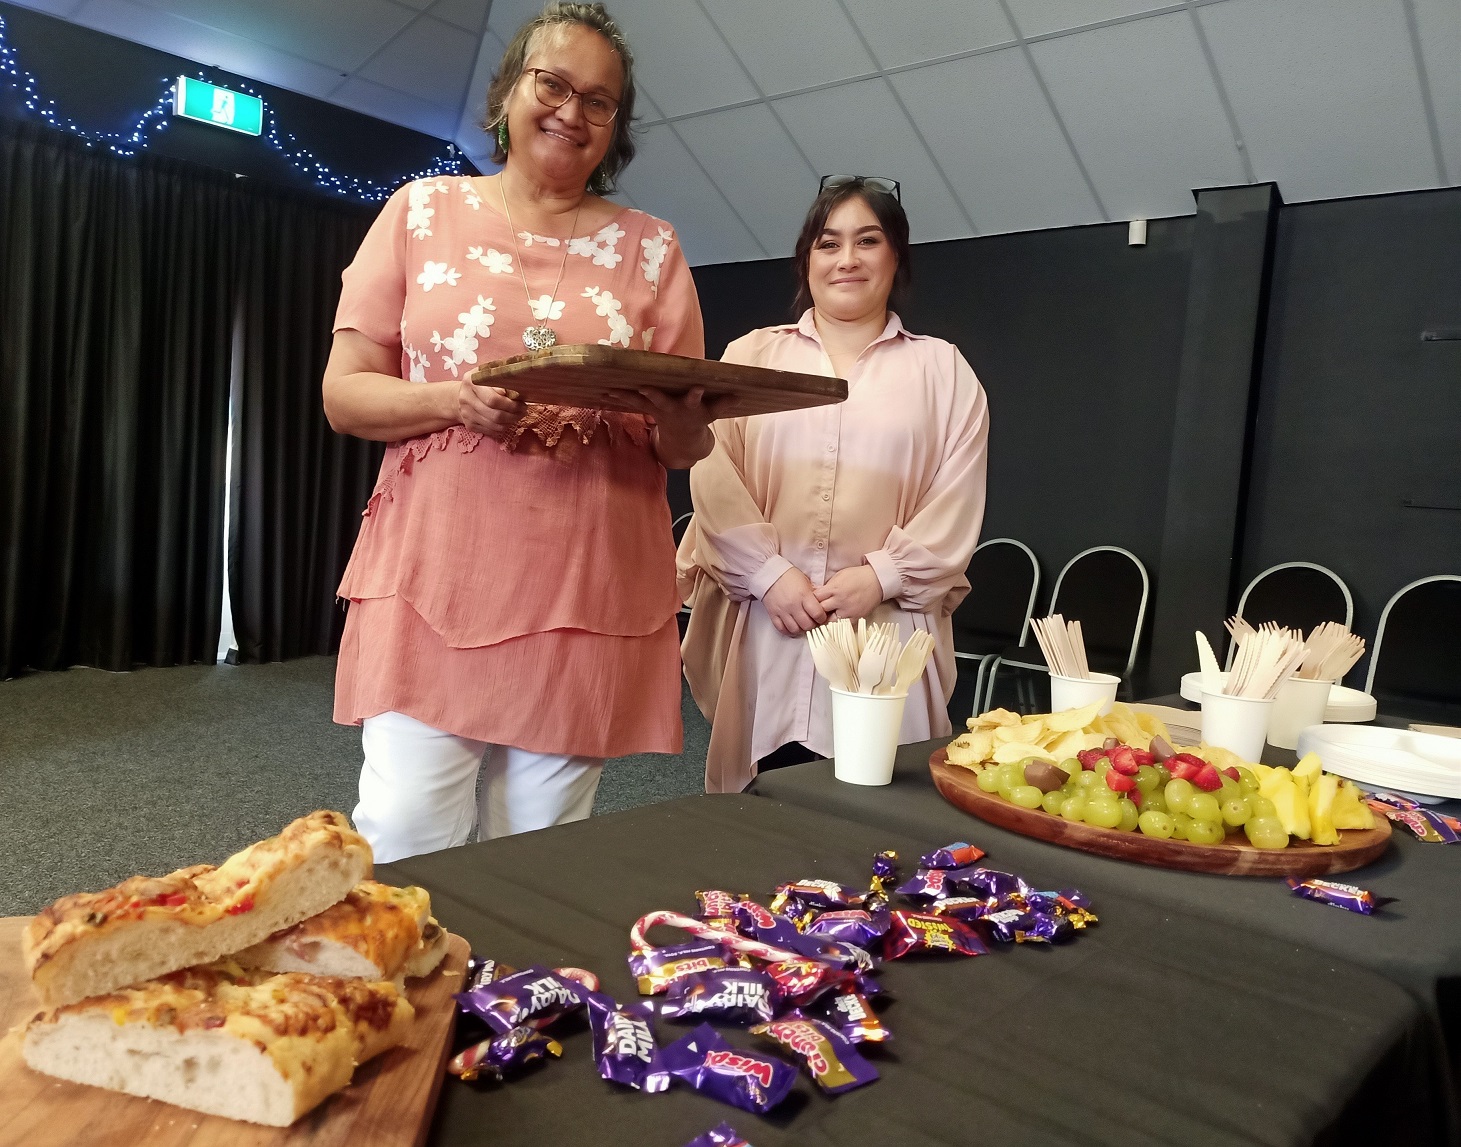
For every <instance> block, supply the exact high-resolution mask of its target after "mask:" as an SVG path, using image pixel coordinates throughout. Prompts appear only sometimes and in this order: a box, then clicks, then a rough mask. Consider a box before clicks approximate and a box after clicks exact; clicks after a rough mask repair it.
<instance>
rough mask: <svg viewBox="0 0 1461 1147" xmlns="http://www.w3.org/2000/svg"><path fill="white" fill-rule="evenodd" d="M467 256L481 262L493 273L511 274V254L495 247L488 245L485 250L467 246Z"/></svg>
mask: <svg viewBox="0 0 1461 1147" xmlns="http://www.w3.org/2000/svg"><path fill="white" fill-rule="evenodd" d="M467 258H468V259H470V260H475V261H476V262H478V263H481V264H482V266H484V267H486V268H487V270H488V271H490V272H491V273H492V274H494V275H510V274H512V256H511V255H509V254H507V253H506V252H505V251H499V250H497V249H496V248H495V247H488V248H487V250H486V251H485V252H484V251H483V250H482V248H481V247H468V248H467Z"/></svg>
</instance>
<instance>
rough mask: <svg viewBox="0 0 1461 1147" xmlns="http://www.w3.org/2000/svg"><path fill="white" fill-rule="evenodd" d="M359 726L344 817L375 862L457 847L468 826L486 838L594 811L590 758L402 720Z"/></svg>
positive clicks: (385, 717) (594, 762)
mask: <svg viewBox="0 0 1461 1147" xmlns="http://www.w3.org/2000/svg"><path fill="white" fill-rule="evenodd" d="M361 726H362V727H361V735H360V742H361V746H362V747H363V748H364V750H365V767H364V768H362V769H361V771H360V803H359V804H358V805H356V806H355V812H354V814H353V815H352V818H351V819H353V820H354V821H355V827H356V829H357V830H358V831H359V832H360V834H361V835H362V836H363V837H365V839H366V840H368V841H370V847H371V849H372V850H373V851H374V852H375V859H376V860H377V861H379V862H380V863H382V864H385V863H388V862H389V861H392V860H402V859H404V858H405V857H408V856H417V855H419V854H421V853H423V852H437V851H439V850H440V849H443V848H454V847H455V846H457V845H459V844H466V843H467V842H468V841H469V840H470V839H471V837H472V829H473V828H474V827H478V826H480V828H481V832H480V838H481V839H483V840H485V839H487V838H489V837H499V836H510V835H511V834H513V833H516V832H528V831H530V830H532V829H535V828H547V827H548V826H549V825H554V824H565V823H567V822H568V821H572V820H584V819H586V818H587V817H588V815H589V813H590V812H591V811H593V804H594V793H595V792H596V791H597V790H598V787H599V777H600V775H601V774H602V773H603V764H604V762H603V761H602V760H600V759H598V758H596V757H570V756H563V755H561V754H557V753H530V752H528V751H527V750H526V749H515V748H513V747H511V746H510V745H493V744H489V743H487V742H486V741H474V740H472V739H471V738H470V737H458V736H456V735H455V734H452V733H443V732H442V731H441V730H440V729H434V728H432V727H431V726H430V725H427V724H425V723H423V722H421V721H418V720H416V719H415V718H414V717H407V716H406V715H405V714H404V713H382V714H380V716H378V717H367V718H365V720H364V721H363V722H361ZM484 767H485V769H486V775H485V776H482V778H481V781H482V783H481V785H480V787H479V786H478V783H477V781H478V775H479V773H481V772H482V770H483V768H484ZM479 793H480V795H479Z"/></svg>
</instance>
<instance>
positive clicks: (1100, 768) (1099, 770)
mask: <svg viewBox="0 0 1461 1147" xmlns="http://www.w3.org/2000/svg"><path fill="white" fill-rule="evenodd" d="M1110 771H1111V760H1110V758H1109V757H1102V758H1101V759H1100V760H1099V761H1097V762H1096V767H1095V768H1094V769H1092V770H1091V772H1093V773H1095V774H1096V776H1098V777H1100V778H1101V779H1102V780H1105V779H1106V774H1107V773H1109V772H1110Z"/></svg>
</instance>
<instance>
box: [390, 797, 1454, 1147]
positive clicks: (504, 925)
mask: <svg viewBox="0 0 1461 1147" xmlns="http://www.w3.org/2000/svg"><path fill="white" fill-rule="evenodd" d="M786 779H787V780H788V781H795V780H799V779H800V778H799V777H797V776H795V775H793V774H791V773H788V775H787V778H786ZM828 784H831V782H830V780H829V781H828ZM893 792H894V793H896V792H897V790H893ZM887 796H888V794H887V793H885V794H884V799H885V800H886V798H887ZM915 819H916V818H909V820H910V821H911V820H915ZM949 836H950V833H949V832H948V830H947V828H946V827H944V826H943V825H939V824H933V825H917V824H912V825H911V827H909V828H908V829H898V828H895V827H893V826H892V825H888V826H886V827H883V826H880V825H873V824H868V823H856V822H853V821H847V820H842V819H839V818H836V817H833V816H828V815H825V814H823V813H819V812H816V811H813V810H809V809H805V808H799V807H796V806H795V805H792V804H790V803H782V802H778V801H773V800H766V799H762V798H758V797H752V796H702V797H690V798H686V799H684V800H679V801H673V802H670V803H667V804H661V805H653V806H649V807H646V808H640V809H635V810H631V811H628V812H623V813H616V814H612V815H609V816H603V817H595V818H593V819H591V820H588V821H584V822H581V823H578V824H573V825H567V826H563V827H560V828H556V829H549V830H547V831H544V832H536V833H528V834H525V835H522V836H517V837H511V838H507V839H504V840H499V841H492V842H489V843H485V844H480V845H474V846H470V847H467V848H460V849H452V850H449V851H446V852H441V853H436V854H433V855H430V856H424V857H416V858H413V859H411V860H408V861H402V862H399V863H396V864H390V865H382V866H381V867H380V870H379V875H380V878H381V879H384V880H388V881H393V882H408V881H409V882H414V883H418V884H421V885H423V886H425V887H426V888H427V889H429V890H430V892H431V894H432V901H433V910H434V912H435V913H436V915H437V916H438V918H439V919H440V920H441V921H442V922H443V923H444V924H446V925H447V927H449V928H450V929H451V930H453V931H455V932H458V933H460V934H461V935H463V936H465V937H467V939H469V940H470V941H471V942H472V945H473V947H474V949H475V950H476V951H478V952H480V953H483V954H487V955H491V956H494V957H496V958H498V959H501V960H503V961H506V962H508V963H511V964H514V965H517V966H520V967H521V966H524V965H527V964H529V963H534V962H536V963H544V964H549V965H562V964H571V965H576V966H579V967H586V968H590V969H592V970H594V971H595V972H597V973H598V974H599V975H600V976H601V977H602V978H603V984H604V989H605V990H606V991H608V992H611V993H613V994H614V995H615V996H617V997H619V998H621V999H630V998H634V996H635V992H634V987H633V982H632V980H631V978H630V976H629V973H628V970H627V968H626V966H625V963H624V959H625V955H626V953H627V948H628V931H629V927H630V925H631V924H632V923H633V922H634V921H635V920H636V919H637V918H638V917H639V916H640V915H642V914H643V913H645V912H648V911H651V910H654V909H659V908H670V909H676V910H679V911H689V910H691V909H693V907H694V899H693V894H694V892H695V890H697V889H703V888H724V889H728V890H731V891H737V892H748V893H751V894H753V895H756V896H757V897H758V898H762V899H763V900H764V898H765V897H767V896H768V895H769V893H770V891H771V889H772V887H773V886H774V885H775V884H777V883H779V882H781V881H783V880H789V879H797V878H802V877H822V878H829V879H834V880H839V881H843V882H847V883H856V884H863V883H865V881H866V879H867V876H868V867H869V862H870V860H871V857H872V855H873V853H874V852H876V851H878V850H880V849H884V848H895V849H897V850H899V852H900V853H901V854H902V855H903V856H904V857H916V855H917V854H918V853H919V852H920V851H921V850H923V849H926V848H928V847H931V846H933V845H936V844H939V843H943V842H944V841H945V839H946V838H948V837H949ZM996 859H999V860H1001V861H1002V862H1005V863H1008V864H1010V865H1011V867H1013V868H1015V869H1016V870H1017V871H1022V872H1023V874H1024V875H1026V876H1027V877H1030V878H1032V879H1033V880H1034V881H1035V882H1036V883H1040V884H1064V885H1069V884H1071V883H1073V882H1074V883H1080V880H1079V879H1078V873H1077V871H1076V868H1077V866H1076V865H1075V864H1073V863H1069V862H1071V861H1073V860H1074V859H1075V858H1074V856H1073V854H1066V853H1064V852H1061V851H1059V850H1055V849H1047V850H1045V851H1044V852H1043V853H1036V854H1032V855H1031V858H1030V859H1031V861H1032V862H1031V863H1030V864H1028V865H1022V864H1017V863H1014V861H1013V858H1012V857H1011V856H1010V855H1009V854H1007V853H1006V854H1003V855H998V856H997V857H996ZM1309 907H1310V908H1311V909H1312V911H1313V912H1314V913H1316V914H1318V915H1320V916H1322V915H1323V913H1324V912H1326V911H1332V910H1327V909H1322V908H1320V907H1318V906H1309ZM1095 908H1096V909H1097V911H1098V912H1099V914H1100V918H1101V923H1100V924H1099V925H1098V926H1095V927H1093V928H1091V929H1089V930H1088V931H1086V932H1085V933H1084V934H1082V935H1080V936H1078V937H1077V938H1076V939H1075V940H1074V941H1072V942H1071V943H1069V944H1066V945H1061V946H1058V947H1055V948H1053V949H1052V948H1044V947H1040V946H1036V945H1024V946H1020V947H1017V948H1013V949H1000V950H997V951H994V952H992V953H991V954H990V955H988V956H983V957H978V958H974V959H958V958H944V959H936V958H925V959H908V960H903V961H897V962H893V963H891V964H888V965H886V966H885V969H884V971H883V972H882V974H881V980H882V982H883V983H884V985H885V986H886V988H887V989H888V996H889V997H891V1002H890V1003H889V1004H888V1005H887V1006H886V1009H885V1010H884V1011H883V1019H884V1021H885V1022H886V1023H887V1024H888V1025H889V1027H890V1028H891V1029H892V1031H893V1032H894V1035H895V1042H894V1043H892V1044H891V1045H889V1046H888V1047H887V1048H886V1051H883V1050H881V1049H880V1050H879V1051H874V1052H871V1053H869V1054H870V1058H873V1059H874V1060H875V1062H876V1064H877V1066H878V1068H879V1070H880V1071H881V1072H882V1079H881V1080H880V1081H878V1082H877V1083H874V1084H872V1085H871V1086H869V1087H865V1088H862V1089H859V1090H857V1091H853V1092H850V1093H848V1094H845V1095H842V1096H840V1097H837V1098H835V1099H827V1098H825V1097H823V1096H822V1095H820V1094H816V1093H815V1087H814V1086H813V1085H812V1084H811V1083H810V1081H809V1080H808V1079H807V1078H806V1076H805V1075H804V1074H803V1075H802V1077H801V1078H800V1080H799V1082H798V1084H797V1088H796V1091H795V1092H794V1093H793V1096H792V1097H791V1098H790V1099H788V1100H787V1101H786V1103H785V1104H784V1105H783V1107H782V1108H780V1109H778V1111H777V1112H776V1113H774V1114H773V1115H772V1116H770V1117H767V1118H760V1117H757V1116H754V1115H751V1114H748V1113H744V1112H741V1111H738V1110H737V1109H734V1108H730V1107H727V1106H724V1105H722V1104H719V1103H717V1102H715V1101H713V1100H710V1099H708V1098H706V1097H704V1096H701V1095H698V1094H696V1093H694V1092H692V1091H690V1090H689V1089H688V1088H684V1087H680V1086H676V1087H675V1088H674V1089H673V1090H672V1091H671V1092H670V1093H669V1094H664V1095H644V1094H640V1093H638V1092H633V1091H627V1090H623V1089H619V1088H616V1087H614V1086H613V1085H610V1084H608V1083H605V1082H604V1081H603V1080H601V1079H600V1078H599V1077H598V1075H597V1073H596V1072H595V1070H594V1068H593V1066H592V1061H591V1054H590V1042H589V1036H588V1033H587V1031H586V1030H582V1029H581V1028H580V1029H579V1030H576V1031H570V1032H569V1033H568V1034H566V1035H565V1036H564V1039H563V1043H564V1055H563V1059H562V1060H561V1061H555V1062H550V1063H548V1064H546V1065H543V1066H542V1067H541V1068H540V1069H537V1070H535V1071H533V1072H532V1073H531V1074H529V1075H528V1076H527V1077H525V1078H523V1079H521V1080H519V1081H517V1082H515V1083H512V1084H509V1085H505V1086H504V1085H498V1084H494V1083H478V1084H463V1083H460V1082H459V1081H455V1080H448V1081H447V1082H446V1084H445V1086H444V1088H443V1092H442V1097H441V1103H440V1107H439V1109H438V1112H437V1117H436V1120H435V1122H434V1124H433V1127H432V1132H431V1140H430V1141H431V1142H433V1143H439V1144H456V1143H492V1144H533V1145H534V1147H541V1145H543V1144H572V1143H595V1144H619V1143H623V1144H631V1143H632V1144H643V1145H646V1147H654V1145H661V1144H662V1145H665V1147H680V1145H681V1144H684V1143H685V1142H687V1141H688V1140H689V1139H690V1138H691V1137H692V1136H694V1135H696V1134H699V1133H700V1132H702V1131H704V1130H706V1129H707V1128H709V1127H711V1126H713V1125H714V1124H716V1123H718V1122H720V1121H721V1120H723V1119H728V1120H729V1121H730V1122H731V1123H732V1124H733V1125H734V1126H736V1127H737V1128H738V1129H739V1130H740V1131H741V1133H742V1134H744V1135H746V1136H747V1137H749V1139H750V1140H751V1142H752V1143H754V1144H757V1145H758V1147H766V1145H768V1144H791V1143H797V1144H848V1145H853V1144H855V1145H857V1147H867V1145H869V1144H898V1145H918V1144H957V1143H1000V1144H1003V1143H1076V1142H1079V1143H1113V1144H1117V1143H1119V1144H1123V1145H1125V1144H1144V1143H1245V1144H1246V1143H1295V1144H1297V1143H1309V1142H1314V1141H1316V1140H1317V1141H1320V1142H1326V1143H1327V1142H1356V1143H1361V1142H1363V1143H1373V1142H1377V1141H1399V1140H1401V1139H1404V1140H1406V1141H1407V1142H1434V1141H1444V1139H1445V1137H1446V1135H1447V1133H1448V1127H1447V1126H1446V1120H1447V1119H1448V1118H1449V1106H1448V1104H1449V1093H1448V1091H1447V1086H1448V1076H1447V1072H1446V1070H1445V1065H1444V1064H1443V1063H1442V1062H1441V1056H1440V1055H1439V1053H1438V1049H1437V1046H1436V1041H1435V1040H1434V1039H1433V1038H1432V1037H1433V1034H1434V1032H1433V1025H1431V1024H1430V1022H1429V1020H1428V1018H1427V1017H1426V1015H1425V1014H1424V1012H1423V1010H1422V1009H1421V1007H1420V1006H1419V1005H1418V1003H1417V1002H1416V1000H1415V999H1414V998H1413V997H1412V996H1411V995H1410V994H1409V993H1407V992H1406V991H1404V990H1402V989H1401V988H1399V987H1398V986H1396V985H1394V984H1392V983H1390V982H1389V981H1387V980H1386V979H1384V978H1383V977H1380V976H1376V975H1374V974H1373V973H1372V972H1369V971H1367V970H1365V969H1363V968H1360V967H1357V966H1355V965H1354V964H1351V963H1348V962H1345V961H1341V960H1336V959H1334V958H1332V957H1330V956H1328V955H1323V954H1320V953H1317V952H1315V951H1313V950H1312V949H1310V948H1306V947H1300V946H1297V945H1295V944H1293V943H1289V942H1285V941H1281V940H1277V939H1274V938H1273V937H1271V936H1267V935H1263V934H1261V933H1260V932H1259V931H1257V930H1253V929H1249V928H1246V927H1241V926H1239V927H1234V926H1232V925H1231V924H1223V923H1217V922H1215V921H1214V920H1212V919H1211V918H1208V917H1205V916H1201V915H1196V916H1190V915H1184V914H1178V913H1174V912H1171V911H1168V910H1166V909H1165V908H1164V907H1162V906H1160V905H1155V904H1152V903H1147V902H1143V900H1141V899H1139V898H1137V897H1135V896H1132V895H1128V894H1126V893H1124V892H1122V891H1120V890H1119V888H1111V889H1109V890H1102V891H1101V892H1100V893H1099V894H1098V895H1097V896H1096V897H1095ZM1334 914H1335V915H1338V913H1334ZM677 936H678V934H676V933H672V932H668V931H661V932H656V933H651V939H652V940H655V941H656V942H659V943H673V942H675V940H676V939H677ZM687 1030H689V1029H688V1027H682V1026H680V1025H677V1024H674V1023H671V1022H660V1023H659V1024H658V1032H659V1037H660V1041H661V1043H667V1042H669V1041H670V1040H672V1039H674V1038H677V1037H678V1036H679V1035H680V1034H682V1033H683V1032H684V1031H687ZM721 1030H722V1031H723V1032H725V1033H727V1038H728V1039H729V1040H730V1041H731V1042H732V1043H735V1044H740V1045H743V1046H755V1043H756V1041H752V1040H751V1039H750V1038H749V1037H747V1036H746V1035H744V1034H743V1033H741V1032H737V1031H734V1030H730V1029H725V1028H722V1029H721Z"/></svg>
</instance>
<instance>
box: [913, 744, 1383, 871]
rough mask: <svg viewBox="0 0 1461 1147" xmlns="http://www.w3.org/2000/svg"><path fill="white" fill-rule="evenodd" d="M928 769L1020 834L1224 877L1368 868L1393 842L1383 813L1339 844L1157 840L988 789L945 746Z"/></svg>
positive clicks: (950, 796) (973, 806)
mask: <svg viewBox="0 0 1461 1147" xmlns="http://www.w3.org/2000/svg"><path fill="white" fill-rule="evenodd" d="M928 768H929V772H931V773H932V774H933V783H934V785H935V787H937V789H938V791H939V794H940V795H941V796H942V797H943V798H944V800H946V801H948V802H949V803H950V804H952V805H954V806H955V807H956V808H961V809H963V810H964V811H965V812H967V813H970V814H972V815H973V816H977V817H978V818H979V819H980V820H985V821H988V822H989V823H990V824H994V825H998V826H999V827H1000V828H1006V829H1009V831H1010V832H1017V833H1019V834H1020V835H1021V836H1031V837H1034V838H1035V839H1036V840H1048V841H1049V842H1050V843H1051V844H1060V845H1064V846H1065V847H1066V848H1078V849H1080V850H1081V851H1082V852H1091V853H1095V854H1096V855H1097V856H1110V857H1114V858H1115V859H1117V860H1130V861H1133V862H1135V863H1137V864H1153V865H1156V866H1157V867H1159V868H1180V869H1183V870H1185V871H1188V872H1211V873H1214V874H1216V875H1220V876H1297V877H1301V878H1302V877H1310V876H1325V875H1329V874H1332V873H1336V872H1349V871H1351V870H1353V869H1356V868H1362V867H1364V866H1365V865H1366V864H1370V863H1372V862H1373V861H1375V860H1378V859H1379V858H1380V856H1381V854H1382V853H1384V851H1385V849H1387V848H1388V847H1389V846H1390V822H1389V821H1388V820H1385V819H1384V818H1383V817H1380V818H1377V819H1378V820H1379V826H1378V827H1377V828H1372V829H1367V830H1364V831H1359V830H1352V829H1346V830H1344V831H1342V832H1341V833H1340V834H1339V843H1338V844H1335V845H1316V844H1310V843H1309V842H1308V841H1305V840H1301V841H1295V842H1294V843H1292V844H1290V845H1289V847H1288V848H1254V847H1253V846H1252V845H1251V844H1249V843H1248V842H1247V841H1246V840H1244V839H1243V838H1242V837H1238V838H1237V839H1236V840H1235V839H1234V838H1233V837H1232V836H1229V838H1228V841H1226V842H1224V843H1223V844H1189V843H1188V842H1187V841H1185V840H1158V839H1157V838H1155V837H1151V836H1143V835H1142V834H1141V833H1139V832H1120V831H1118V830H1116V829H1110V828H1095V827H1094V826H1092V825H1088V824H1079V823H1074V822H1071V821H1068V820H1062V819H1061V818H1060V817H1058V816H1052V815H1050V813H1048V812H1045V811H1043V810H1041V809H1027V808H1021V807H1020V806H1019V805H1014V804H1010V803H1009V801H1006V800H1003V799H1002V798H1000V797H999V796H997V795H995V794H992V793H986V792H985V791H984V790H983V789H981V788H980V787H979V785H978V784H977V783H976V782H975V779H974V773H973V772H972V771H971V770H969V769H965V768H961V767H960V766H958V765H951V764H949V763H948V760H947V755H946V753H945V751H944V750H943V749H939V750H938V751H937V752H935V753H934V754H933V756H932V757H930V758H929V761H928Z"/></svg>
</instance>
